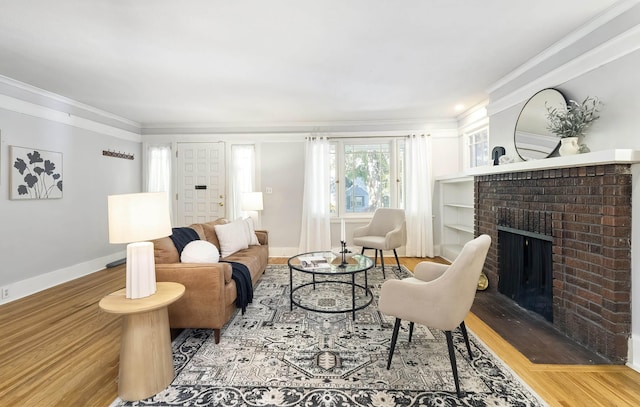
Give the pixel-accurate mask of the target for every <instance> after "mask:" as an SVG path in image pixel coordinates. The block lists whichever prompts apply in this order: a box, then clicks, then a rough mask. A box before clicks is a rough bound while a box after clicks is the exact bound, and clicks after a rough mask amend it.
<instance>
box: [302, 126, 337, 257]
mask: <svg viewBox="0 0 640 407" xmlns="http://www.w3.org/2000/svg"><path fill="white" fill-rule="evenodd" d="M329 151H330V150H329V140H328V139H327V138H326V137H309V138H307V141H306V146H305V170H304V194H303V198H302V229H301V232H300V251H301V252H309V251H318V250H327V251H328V250H331V232H330V219H331V213H330V207H329V202H330V199H331V197H330V190H329V182H330V181H329Z"/></svg>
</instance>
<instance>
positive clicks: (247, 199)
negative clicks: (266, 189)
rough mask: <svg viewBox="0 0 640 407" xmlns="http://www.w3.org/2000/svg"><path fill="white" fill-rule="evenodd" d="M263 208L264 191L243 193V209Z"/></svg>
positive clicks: (256, 209)
mask: <svg viewBox="0 0 640 407" xmlns="http://www.w3.org/2000/svg"><path fill="white" fill-rule="evenodd" d="M262 209H263V206H262V192H244V193H243V194H242V210H243V211H261V210H262Z"/></svg>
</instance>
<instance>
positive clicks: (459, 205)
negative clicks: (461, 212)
mask: <svg viewBox="0 0 640 407" xmlns="http://www.w3.org/2000/svg"><path fill="white" fill-rule="evenodd" d="M443 206H449V207H452V208H462V209H473V205H469V204H461V203H445V204H443Z"/></svg>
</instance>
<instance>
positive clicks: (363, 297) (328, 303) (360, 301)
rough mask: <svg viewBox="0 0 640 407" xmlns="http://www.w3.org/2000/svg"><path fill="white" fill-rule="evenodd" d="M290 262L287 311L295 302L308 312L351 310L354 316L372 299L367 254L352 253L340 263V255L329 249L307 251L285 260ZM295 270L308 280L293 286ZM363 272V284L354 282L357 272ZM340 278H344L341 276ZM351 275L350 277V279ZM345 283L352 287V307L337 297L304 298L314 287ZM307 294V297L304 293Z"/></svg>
mask: <svg viewBox="0 0 640 407" xmlns="http://www.w3.org/2000/svg"><path fill="white" fill-rule="evenodd" d="M287 264H288V265H289V301H290V308H289V309H290V310H293V306H294V305H296V306H298V307H300V308H302V309H305V310H307V311H315V312H324V313H331V314H337V313H344V312H351V314H352V316H353V319H354V320H355V319H356V311H358V310H361V309H363V308H366V307H368V306H369V304H371V302H372V301H373V294H372V293H371V290H370V289H369V288H368V277H367V270H369V269H370V268H372V267H373V260H371V258H370V257H367V256H364V255H361V254H354V255H353V256H352V257H350V258H349V259H347V260H346V262H345V263H344V264H342V257H341V256H339V255H337V254H334V253H332V252H309V253H302V254H298V255H296V256H293V257H291V258H290V259H289V261H288V262H287ZM294 270H295V271H296V272H297V274H300V273H303V274H307V275H310V276H311V281H308V280H307V282H296V283H295V285H294V281H293V274H294ZM361 273H362V274H364V285H362V284H358V283H356V274H361ZM341 277H343V278H341ZM349 277H350V278H349ZM340 284H346V285H348V286H350V288H351V304H350V305H351V306H350V307H347V306H345V304H342V305H341V304H340V302H341V301H339V300H341V299H340V298H324V304H320V301H322V298H321V299H320V300H319V301H317V302H315V303H314V302H313V301H309V300H308V298H307V301H305V298H303V297H304V291H305V290H309V289H313V290H314V291H315V290H316V287H318V290H323V289H325V288H326V287H328V286H329V285H334V286H335V285H340ZM307 297H309V296H307Z"/></svg>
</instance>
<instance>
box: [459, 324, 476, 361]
mask: <svg viewBox="0 0 640 407" xmlns="http://www.w3.org/2000/svg"><path fill="white" fill-rule="evenodd" d="M460 330H461V331H462V336H463V337H464V343H465V344H466V345H467V351H469V359H472V360H473V353H471V345H470V344H469V334H467V326H466V325H465V324H464V321H462V322H460Z"/></svg>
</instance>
